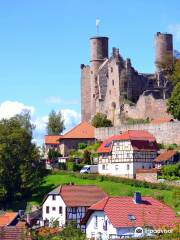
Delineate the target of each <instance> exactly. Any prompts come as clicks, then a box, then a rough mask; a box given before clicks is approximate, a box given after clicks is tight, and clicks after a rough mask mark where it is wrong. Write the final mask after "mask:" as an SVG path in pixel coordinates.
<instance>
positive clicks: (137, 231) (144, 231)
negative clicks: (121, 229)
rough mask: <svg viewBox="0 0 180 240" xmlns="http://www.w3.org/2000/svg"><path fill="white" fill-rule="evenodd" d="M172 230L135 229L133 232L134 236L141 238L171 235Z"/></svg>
mask: <svg viewBox="0 0 180 240" xmlns="http://www.w3.org/2000/svg"><path fill="white" fill-rule="evenodd" d="M172 232H173V230H172V229H143V228H142V227H137V228H135V230H134V234H135V235H136V236H141V235H143V234H144V233H145V234H160V233H164V234H165V233H172Z"/></svg>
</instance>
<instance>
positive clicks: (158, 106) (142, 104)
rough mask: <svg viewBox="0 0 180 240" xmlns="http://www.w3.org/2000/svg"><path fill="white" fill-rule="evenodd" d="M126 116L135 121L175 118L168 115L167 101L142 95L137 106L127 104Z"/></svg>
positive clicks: (125, 108)
mask: <svg viewBox="0 0 180 240" xmlns="http://www.w3.org/2000/svg"><path fill="white" fill-rule="evenodd" d="M124 115H125V117H126V118H133V119H146V118H149V119H157V118H173V117H172V115H170V114H168V113H167V106H166V101H165V100H163V99H155V98H154V97H153V96H152V95H148V96H143V95H141V96H140V98H139V100H138V101H137V104H136V105H135V106H129V105H128V104H125V105H124Z"/></svg>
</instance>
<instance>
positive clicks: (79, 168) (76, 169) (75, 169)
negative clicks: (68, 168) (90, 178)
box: [73, 163, 84, 172]
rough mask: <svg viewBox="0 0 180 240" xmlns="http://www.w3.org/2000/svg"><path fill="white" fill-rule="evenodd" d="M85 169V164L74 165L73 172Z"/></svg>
mask: <svg viewBox="0 0 180 240" xmlns="http://www.w3.org/2000/svg"><path fill="white" fill-rule="evenodd" d="M83 167H84V164H75V163H74V164H73V171H75V172H77V171H80V170H81V169H82V168H83Z"/></svg>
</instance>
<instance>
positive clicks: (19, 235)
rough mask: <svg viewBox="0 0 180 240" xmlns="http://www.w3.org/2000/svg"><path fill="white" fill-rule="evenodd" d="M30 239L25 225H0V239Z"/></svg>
mask: <svg viewBox="0 0 180 240" xmlns="http://www.w3.org/2000/svg"><path fill="white" fill-rule="evenodd" d="M20 239H26V240H31V239H32V238H31V236H30V233H27V231H26V228H25V227H22V226H21V227H17V226H6V227H0V240H20Z"/></svg>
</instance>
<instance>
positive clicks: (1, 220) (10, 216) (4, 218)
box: [0, 212, 18, 227]
mask: <svg viewBox="0 0 180 240" xmlns="http://www.w3.org/2000/svg"><path fill="white" fill-rule="evenodd" d="M17 215H18V213H17V212H5V213H4V214H1V215H0V227H2V226H7V225H9V224H10V223H11V222H12V221H13V220H14V219H15V218H16V217H17Z"/></svg>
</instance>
